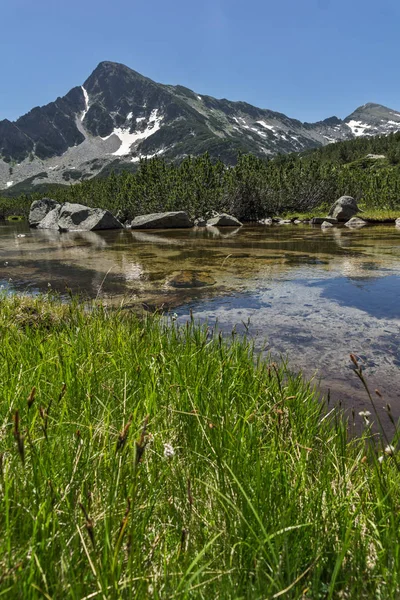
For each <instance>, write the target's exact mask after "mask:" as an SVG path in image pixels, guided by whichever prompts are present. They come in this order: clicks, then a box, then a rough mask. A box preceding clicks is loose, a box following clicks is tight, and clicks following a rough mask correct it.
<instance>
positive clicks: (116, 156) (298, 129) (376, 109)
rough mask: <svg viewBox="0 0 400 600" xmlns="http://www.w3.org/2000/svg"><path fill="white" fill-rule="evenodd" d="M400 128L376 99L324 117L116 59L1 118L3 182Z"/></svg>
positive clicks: (230, 159)
mask: <svg viewBox="0 0 400 600" xmlns="http://www.w3.org/2000/svg"><path fill="white" fill-rule="evenodd" d="M396 131H400V113H398V112H396V111H395V110H393V109H390V108H388V107H385V106H382V105H379V104H376V103H367V104H364V105H362V106H360V107H358V108H356V109H355V111H353V112H352V113H351V114H350V115H348V116H347V117H346V118H345V119H343V120H342V119H339V118H338V117H336V116H331V117H327V118H326V119H324V120H322V121H317V122H315V123H307V122H304V123H302V122H301V121H299V120H298V119H293V118H291V117H288V116H287V115H285V114H283V113H279V112H276V111H272V110H270V109H265V108H259V107H256V106H253V105H251V104H249V103H247V102H244V101H231V100H228V99H226V98H222V99H216V98H213V97H212V96H208V95H206V94H198V93H197V92H195V91H193V90H190V89H189V88H186V87H184V86H180V85H168V84H161V83H157V82H155V81H153V80H152V79H150V78H148V77H146V76H144V75H142V74H140V73H138V72H137V71H134V70H133V69H130V68H129V67H127V66H126V65H122V64H120V63H115V62H111V61H102V62H100V63H99V64H98V65H97V67H96V68H95V69H94V71H93V72H92V73H91V74H90V75H89V77H88V78H87V79H86V80H85V81H84V82H83V84H82V85H81V86H75V87H73V88H72V89H71V90H69V92H68V93H67V94H65V95H64V96H60V97H58V98H57V99H56V100H55V101H53V102H50V103H48V104H46V105H44V106H42V107H34V108H33V109H32V110H30V111H29V112H28V113H26V114H25V115H22V116H21V117H19V118H18V119H17V120H16V121H10V120H8V119H4V120H2V121H0V189H9V188H11V187H13V186H15V185H16V184H20V183H21V182H23V181H25V180H27V179H28V178H29V180H30V182H31V183H32V185H35V184H42V183H43V179H46V180H47V181H48V183H63V184H66V183H69V182H74V181H78V180H82V179H85V178H91V177H94V176H96V175H98V174H99V173H101V172H102V171H103V170H104V169H109V168H110V165H113V164H115V163H118V166H119V168H124V166H125V167H126V168H129V169H132V168H135V163H138V162H139V161H140V159H141V158H151V157H153V156H164V157H165V158H166V159H168V160H172V161H176V160H181V159H182V158H184V157H185V156H187V155H188V154H192V155H199V154H202V153H203V152H205V151H208V152H209V153H210V155H211V156H212V157H213V158H221V159H222V160H223V161H224V162H226V163H227V164H233V163H234V162H235V160H236V156H237V153H238V152H239V151H241V152H245V153H253V154H255V155H257V156H262V157H266V158H267V157H272V156H274V155H276V154H279V153H284V154H285V153H289V152H298V151H303V150H307V149H311V148H315V147H321V146H324V145H326V144H328V143H332V142H336V141H342V140H348V139H353V138H356V137H359V136H368V135H378V134H389V133H392V132H396Z"/></svg>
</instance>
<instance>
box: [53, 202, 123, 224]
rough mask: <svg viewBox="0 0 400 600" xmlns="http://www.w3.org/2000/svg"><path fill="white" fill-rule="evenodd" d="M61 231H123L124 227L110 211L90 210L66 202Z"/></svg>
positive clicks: (62, 210) (62, 209)
mask: <svg viewBox="0 0 400 600" xmlns="http://www.w3.org/2000/svg"><path fill="white" fill-rule="evenodd" d="M58 226H59V229H60V231H95V230H99V229H122V228H123V225H122V223H120V222H119V221H118V219H116V218H115V217H114V216H113V215H112V214H111V213H110V211H109V210H103V209H102V208H89V207H88V206H83V205H82V204H70V203H69V202H66V203H65V204H64V205H63V206H62V207H61V211H60V218H59V220H58Z"/></svg>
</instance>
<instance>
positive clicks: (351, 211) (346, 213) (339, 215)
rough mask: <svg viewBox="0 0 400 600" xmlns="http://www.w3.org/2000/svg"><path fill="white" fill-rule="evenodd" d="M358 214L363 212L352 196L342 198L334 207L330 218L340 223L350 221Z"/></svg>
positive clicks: (330, 212)
mask: <svg viewBox="0 0 400 600" xmlns="http://www.w3.org/2000/svg"><path fill="white" fill-rule="evenodd" d="M358 212H361V211H360V209H359V208H358V206H357V202H356V201H355V200H354V198H352V197H351V196H342V197H341V198H339V200H336V202H335V203H334V204H333V205H332V207H331V210H330V211H329V215H328V216H329V217H333V218H334V219H337V220H338V221H348V220H349V219H351V217H354V215H356V214H357V213H358Z"/></svg>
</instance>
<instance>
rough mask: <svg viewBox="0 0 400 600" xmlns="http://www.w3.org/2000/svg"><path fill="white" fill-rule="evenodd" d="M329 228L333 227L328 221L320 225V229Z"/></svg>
mask: <svg viewBox="0 0 400 600" xmlns="http://www.w3.org/2000/svg"><path fill="white" fill-rule="evenodd" d="M329 227H333V225H332V223H329V221H324V222H323V223H321V229H328V228H329Z"/></svg>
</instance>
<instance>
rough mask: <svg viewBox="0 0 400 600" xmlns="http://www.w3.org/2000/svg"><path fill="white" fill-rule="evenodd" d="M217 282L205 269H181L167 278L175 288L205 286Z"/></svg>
mask: <svg viewBox="0 0 400 600" xmlns="http://www.w3.org/2000/svg"><path fill="white" fill-rule="evenodd" d="M215 283H216V281H215V279H214V278H213V277H211V275H209V273H206V272H204V271H181V272H180V273H178V274H176V275H173V276H172V277H171V278H170V279H168V280H167V284H168V285H170V286H171V287H174V288H196V287H205V286H207V285H214V284H215Z"/></svg>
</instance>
